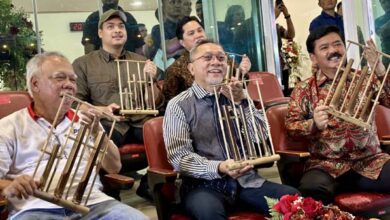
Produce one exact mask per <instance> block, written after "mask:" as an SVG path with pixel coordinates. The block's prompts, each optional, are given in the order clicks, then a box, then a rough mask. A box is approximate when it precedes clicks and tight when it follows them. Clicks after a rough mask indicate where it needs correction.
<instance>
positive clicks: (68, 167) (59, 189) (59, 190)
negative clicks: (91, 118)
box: [54, 125, 87, 198]
mask: <svg viewBox="0 0 390 220" xmlns="http://www.w3.org/2000/svg"><path fill="white" fill-rule="evenodd" d="M86 130H87V129H86V127H85V125H81V126H80V130H79V133H78V134H77V137H76V140H75V141H74V144H73V147H72V150H71V151H70V154H69V157H68V160H67V161H66V164H65V167H64V170H63V171H62V174H61V177H60V179H59V181H58V184H57V186H56V189H55V190H54V195H55V196H57V197H59V198H61V197H62V194H63V192H64V189H65V186H66V184H67V182H68V179H69V176H70V174H71V172H72V168H73V165H74V162H75V160H76V158H77V154H78V152H79V150H80V146H81V144H82V141H83V138H84V134H85V131H86Z"/></svg>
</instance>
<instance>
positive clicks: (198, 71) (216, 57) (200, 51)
mask: <svg viewBox="0 0 390 220" xmlns="http://www.w3.org/2000/svg"><path fill="white" fill-rule="evenodd" d="M191 59H192V62H191V63H190V64H189V65H188V69H189V71H190V72H191V74H192V75H193V76H194V79H195V82H196V83H197V84H198V85H199V86H201V87H202V88H204V89H206V90H207V91H210V92H212V91H213V90H212V85H215V84H219V83H221V82H222V81H223V79H224V77H225V74H226V70H227V57H226V54H225V51H224V50H223V48H222V47H221V46H220V45H218V44H215V43H205V44H202V45H200V46H198V47H197V48H196V50H195V51H194V53H193V54H192V56H191Z"/></svg>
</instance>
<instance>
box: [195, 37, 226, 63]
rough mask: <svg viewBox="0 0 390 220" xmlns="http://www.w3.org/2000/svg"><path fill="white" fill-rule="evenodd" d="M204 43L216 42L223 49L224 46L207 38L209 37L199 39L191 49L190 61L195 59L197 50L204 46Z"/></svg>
mask: <svg viewBox="0 0 390 220" xmlns="http://www.w3.org/2000/svg"><path fill="white" fill-rule="evenodd" d="M203 44H215V45H218V46H220V47H221V48H222V49H223V47H222V46H221V44H219V43H217V42H215V41H212V40H207V39H204V40H201V41H199V42H198V43H197V44H195V46H194V47H193V48H192V49H191V50H190V61H191V62H192V61H193V56H194V54H195V53H196V52H197V50H198V48H199V47H200V46H202V45H203Z"/></svg>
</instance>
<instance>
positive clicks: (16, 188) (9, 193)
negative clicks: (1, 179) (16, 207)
mask: <svg viewBox="0 0 390 220" xmlns="http://www.w3.org/2000/svg"><path fill="white" fill-rule="evenodd" d="M38 186H39V182H38V181H34V179H33V178H32V177H31V176H28V175H22V176H18V177H16V178H15V179H14V180H13V181H12V182H11V183H10V184H9V185H8V186H7V187H5V188H4V189H3V192H2V194H3V195H4V196H5V197H6V198H12V197H17V198H18V199H28V197H29V196H31V195H33V194H34V191H35V190H37V189H38Z"/></svg>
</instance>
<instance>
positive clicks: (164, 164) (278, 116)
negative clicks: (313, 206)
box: [0, 72, 390, 219]
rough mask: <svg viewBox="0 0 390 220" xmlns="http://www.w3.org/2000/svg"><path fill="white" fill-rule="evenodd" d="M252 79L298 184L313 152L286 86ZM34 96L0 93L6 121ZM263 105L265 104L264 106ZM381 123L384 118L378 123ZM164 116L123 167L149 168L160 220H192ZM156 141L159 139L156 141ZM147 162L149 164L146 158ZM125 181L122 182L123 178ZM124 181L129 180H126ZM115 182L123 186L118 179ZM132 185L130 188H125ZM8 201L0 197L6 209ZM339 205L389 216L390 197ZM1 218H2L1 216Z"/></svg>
mask: <svg viewBox="0 0 390 220" xmlns="http://www.w3.org/2000/svg"><path fill="white" fill-rule="evenodd" d="M249 76H250V78H251V79H254V78H257V79H259V82H260V83H259V84H260V88H261V91H262V92H263V94H262V96H263V101H264V104H265V108H266V114H267V117H268V120H269V122H270V125H271V133H272V135H273V137H276V138H273V145H274V147H275V150H276V151H277V153H279V154H280V155H281V160H280V161H279V162H277V166H278V170H279V174H280V177H281V180H282V183H284V184H288V185H292V186H295V187H296V186H297V185H298V183H299V179H300V176H302V172H303V162H304V160H305V158H307V157H308V156H309V155H310V154H309V153H308V152H307V146H306V144H305V142H299V141H292V140H290V139H288V138H287V135H286V131H285V129H284V120H285V119H284V118H285V115H286V113H287V103H288V101H289V98H288V97H284V96H283V92H282V90H281V87H280V84H279V82H278V80H277V78H276V77H275V75H274V74H271V73H264V72H261V73H259V72H254V73H250V74H249ZM255 89H256V87H255V84H254V81H251V82H250V83H249V84H248V92H249V95H250V96H251V98H252V99H253V100H255V101H256V100H258V99H259V97H257V91H256V90H255ZM30 102H31V98H30V97H29V95H28V93H26V92H0V106H1V108H0V109H1V110H0V118H2V117H4V116H6V115H8V114H10V113H12V112H14V111H16V110H18V109H21V108H23V107H26V106H27V105H28V104H29V103H30ZM258 107H260V106H258ZM386 113H387V115H389V113H390V110H389V109H387V108H384V107H382V106H380V107H378V108H377V117H376V118H377V126H378V135H379V137H383V136H385V135H389V134H390V117H386ZM378 119H380V120H378ZM162 120H163V118H162V117H157V118H154V119H151V120H149V121H147V122H146V123H145V125H144V140H145V143H144V144H126V145H124V146H120V147H119V151H120V154H121V159H122V164H123V167H124V169H125V170H126V171H129V170H138V169H142V168H144V167H146V166H148V165H149V168H148V177H149V178H148V179H149V180H148V181H149V185H150V187H151V189H152V190H153V195H154V200H155V204H156V209H157V214H158V217H159V219H189V218H188V217H186V216H185V215H183V214H182V213H180V212H177V210H179V209H178V206H179V205H180V204H177V203H176V202H175V201H176V200H175V193H174V192H175V180H176V177H177V173H176V172H174V171H173V169H172V166H171V165H170V164H169V163H168V161H167V157H166V151H165V146H164V142H163V138H162ZM150 137H153V138H150ZM145 158H147V162H146V159H145ZM117 179H120V178H117ZM122 180H123V179H122ZM115 182H118V180H116V181H115ZM118 183H119V185H121V187H122V188H123V185H125V186H127V188H129V187H131V185H132V183H133V181H131V180H130V181H129V180H128V179H127V180H126V181H122V182H121V181H119V182H118ZM125 183H126V184H125ZM4 202H5V200H1V199H0V206H1V205H4V204H2V203H4ZM336 204H337V205H339V206H340V207H341V208H343V209H345V210H347V211H350V212H352V213H355V214H359V215H382V214H385V213H388V212H389V211H390V210H388V209H389V208H388V206H389V204H390V196H389V195H386V194H379V193H367V192H359V193H353V194H341V195H338V196H337V197H336ZM0 219H1V216H0ZM229 219H265V218H264V216H263V215H261V214H258V213H253V212H246V211H243V210H235V211H234V212H232V213H230V217H229Z"/></svg>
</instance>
